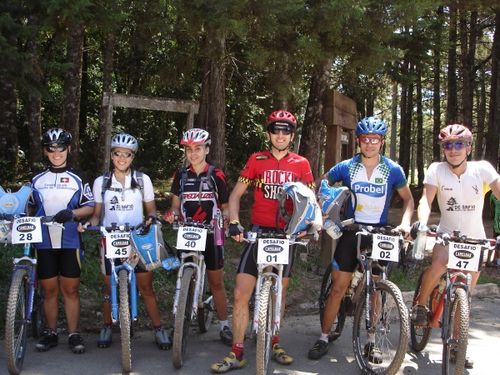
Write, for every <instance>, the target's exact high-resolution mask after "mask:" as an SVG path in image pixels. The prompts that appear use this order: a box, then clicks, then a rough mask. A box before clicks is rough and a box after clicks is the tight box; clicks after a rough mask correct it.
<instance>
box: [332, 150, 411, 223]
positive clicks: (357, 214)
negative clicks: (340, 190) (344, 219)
mask: <svg viewBox="0 0 500 375" xmlns="http://www.w3.org/2000/svg"><path fill="white" fill-rule="evenodd" d="M327 178H328V181H329V183H330V184H334V183H336V182H342V183H343V185H344V186H348V187H349V188H350V189H351V190H352V191H353V192H354V193H355V195H356V208H355V210H354V207H353V205H354V203H352V202H351V203H350V204H349V205H348V207H349V210H348V211H349V212H347V214H348V215H349V217H354V220H355V221H356V222H357V223H363V224H382V225H385V224H387V216H388V212H389V205H390V204H391V198H392V195H393V193H394V190H398V189H400V188H402V187H404V186H406V184H407V181H406V177H405V174H404V172H403V169H402V168H401V166H399V164H397V163H395V162H394V161H392V160H391V159H389V158H387V157H385V156H380V161H379V164H378V165H377V166H376V167H375V169H374V170H373V172H372V175H371V176H370V178H368V174H367V171H366V168H365V166H364V165H363V163H362V162H361V155H360V154H357V155H355V156H354V157H353V158H352V159H348V160H344V161H342V162H340V163H338V164H336V165H335V166H334V167H332V168H331V169H330V170H329V171H328V173H327ZM353 211H354V212H353Z"/></svg>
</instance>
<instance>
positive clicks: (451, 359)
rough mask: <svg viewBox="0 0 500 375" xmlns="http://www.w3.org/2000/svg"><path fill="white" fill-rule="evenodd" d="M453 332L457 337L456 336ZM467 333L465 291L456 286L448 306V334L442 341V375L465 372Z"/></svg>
mask: <svg viewBox="0 0 500 375" xmlns="http://www.w3.org/2000/svg"><path fill="white" fill-rule="evenodd" d="M455 332H456V333H457V335H458V337H456V335H455ZM468 334H469V303H468V300H467V293H466V292H465V290H463V289H462V288H457V289H455V293H454V298H453V302H452V303H451V306H450V316H449V320H448V334H447V335H446V336H447V337H446V338H445V339H444V342H443V367H442V370H443V371H442V373H443V375H462V374H464V373H465V357H466V354H467V338H468Z"/></svg>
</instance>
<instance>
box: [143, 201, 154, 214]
mask: <svg viewBox="0 0 500 375" xmlns="http://www.w3.org/2000/svg"><path fill="white" fill-rule="evenodd" d="M144 206H145V207H146V216H156V203H155V201H154V199H153V200H152V201H150V202H144Z"/></svg>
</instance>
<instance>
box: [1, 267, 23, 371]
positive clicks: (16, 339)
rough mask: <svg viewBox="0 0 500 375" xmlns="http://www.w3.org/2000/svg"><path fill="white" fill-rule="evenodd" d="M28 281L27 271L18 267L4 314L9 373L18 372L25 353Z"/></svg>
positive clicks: (13, 277)
mask: <svg viewBox="0 0 500 375" xmlns="http://www.w3.org/2000/svg"><path fill="white" fill-rule="evenodd" d="M28 291H29V283H28V271H27V270H25V269H18V270H16V271H15V272H14V275H13V276H12V281H11V283H10V290H9V299H8V300H7V313H6V316H5V353H6V356H7V368H8V369H9V373H11V374H19V373H20V372H21V369H22V367H23V361H24V355H25V354H26V339H27V332H28V323H27V321H26V308H27V304H26V298H27V296H28Z"/></svg>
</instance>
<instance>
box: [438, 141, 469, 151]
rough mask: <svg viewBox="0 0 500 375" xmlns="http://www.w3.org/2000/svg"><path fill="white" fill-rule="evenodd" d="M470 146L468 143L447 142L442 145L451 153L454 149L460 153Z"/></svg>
mask: <svg viewBox="0 0 500 375" xmlns="http://www.w3.org/2000/svg"><path fill="white" fill-rule="evenodd" d="M468 145H469V144H468V143H467V142H445V143H443V144H442V145H441V147H443V150H446V151H451V150H453V149H455V150H457V151H460V150H461V149H463V148H464V147H467V146H468Z"/></svg>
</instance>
